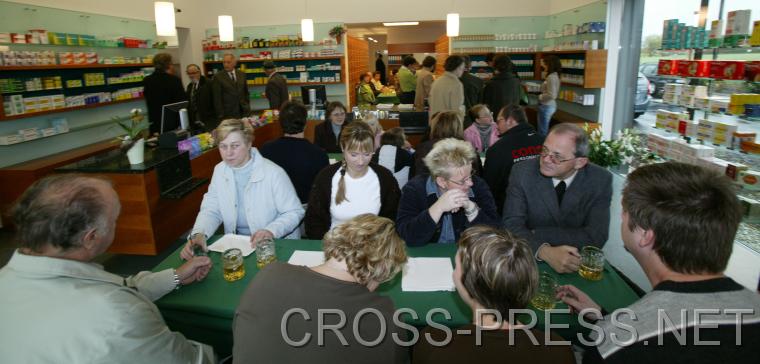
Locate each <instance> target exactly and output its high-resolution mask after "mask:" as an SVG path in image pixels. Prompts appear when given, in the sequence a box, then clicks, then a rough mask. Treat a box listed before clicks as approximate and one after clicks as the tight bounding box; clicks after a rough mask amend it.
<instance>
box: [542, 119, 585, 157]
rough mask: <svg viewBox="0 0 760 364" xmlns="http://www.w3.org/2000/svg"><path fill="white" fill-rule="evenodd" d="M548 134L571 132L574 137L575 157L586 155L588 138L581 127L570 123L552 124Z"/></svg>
mask: <svg viewBox="0 0 760 364" xmlns="http://www.w3.org/2000/svg"><path fill="white" fill-rule="evenodd" d="M549 134H572V135H573V136H574V137H575V157H577V158H580V157H588V153H589V145H588V143H589V139H588V134H587V133H586V131H585V130H583V128H581V127H579V126H577V125H575V124H572V123H560V124H557V125H556V126H554V127H553V128H552V129H551V130H550V131H549Z"/></svg>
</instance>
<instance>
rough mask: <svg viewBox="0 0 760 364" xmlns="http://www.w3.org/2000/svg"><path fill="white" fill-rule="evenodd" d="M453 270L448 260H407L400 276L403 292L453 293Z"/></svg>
mask: <svg viewBox="0 0 760 364" xmlns="http://www.w3.org/2000/svg"><path fill="white" fill-rule="evenodd" d="M453 273H454V268H453V267H452V266H451V259H449V258H409V260H408V261H407V262H406V266H404V271H403V273H402V276H401V290H402V291H405V292H432V291H453V290H454V280H453V278H452V277H451V275H452V274H453Z"/></svg>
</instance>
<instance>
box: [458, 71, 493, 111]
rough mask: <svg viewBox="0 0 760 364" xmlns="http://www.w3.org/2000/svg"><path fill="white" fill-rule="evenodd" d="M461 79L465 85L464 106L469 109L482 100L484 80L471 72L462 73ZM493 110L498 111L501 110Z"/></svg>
mask: <svg viewBox="0 0 760 364" xmlns="http://www.w3.org/2000/svg"><path fill="white" fill-rule="evenodd" d="M459 80H460V81H462V86H463V87H464V106H465V108H467V110H470V108H471V107H473V106H475V105H477V104H479V103H481V102H482V100H483V84H484V82H483V80H481V79H480V78H479V77H477V76H474V75H473V74H472V73H470V72H465V73H462V77H459ZM491 111H493V112H494V113H496V112H498V111H499V110H491Z"/></svg>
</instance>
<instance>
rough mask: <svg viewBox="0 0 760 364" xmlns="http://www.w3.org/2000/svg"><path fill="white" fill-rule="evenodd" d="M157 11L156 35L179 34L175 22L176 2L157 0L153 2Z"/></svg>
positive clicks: (168, 35)
mask: <svg viewBox="0 0 760 364" xmlns="http://www.w3.org/2000/svg"><path fill="white" fill-rule="evenodd" d="M153 8H154V10H155V13H156V35H160V36H167V37H170V36H174V35H177V27H176V25H175V23H174V3H170V2H167V1H156V2H154V3H153Z"/></svg>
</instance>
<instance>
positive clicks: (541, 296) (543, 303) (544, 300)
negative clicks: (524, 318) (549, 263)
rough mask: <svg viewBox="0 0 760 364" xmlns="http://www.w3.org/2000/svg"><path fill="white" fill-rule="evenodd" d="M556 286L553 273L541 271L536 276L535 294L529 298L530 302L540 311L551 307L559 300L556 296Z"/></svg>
mask: <svg viewBox="0 0 760 364" xmlns="http://www.w3.org/2000/svg"><path fill="white" fill-rule="evenodd" d="M557 287H559V285H558V284H557V278H554V276H553V275H551V274H550V273H547V272H543V273H541V274H540V275H539V276H538V288H537V289H536V294H535V295H534V296H533V299H531V301H530V304H531V305H533V307H535V308H537V309H539V310H541V311H547V310H551V309H553V308H554V306H555V305H556V304H557V302H559V301H558V300H557V298H556V297H557Z"/></svg>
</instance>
